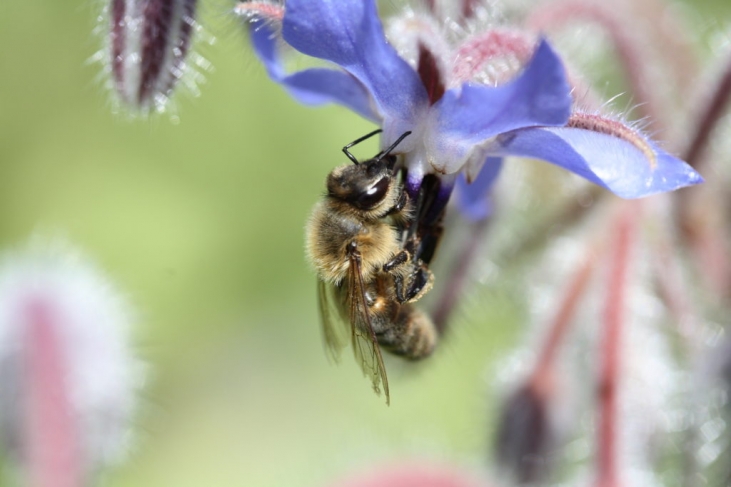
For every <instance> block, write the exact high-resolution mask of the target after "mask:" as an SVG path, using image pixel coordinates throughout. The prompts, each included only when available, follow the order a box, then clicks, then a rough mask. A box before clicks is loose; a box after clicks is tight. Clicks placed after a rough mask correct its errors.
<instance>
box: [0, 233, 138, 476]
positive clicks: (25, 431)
mask: <svg viewBox="0 0 731 487" xmlns="http://www.w3.org/2000/svg"><path fill="white" fill-rule="evenodd" d="M130 318H131V313H130V308H129V306H128V304H127V302H126V300H125V299H124V298H123V297H122V296H120V295H119V294H118V292H117V291H116V290H115V289H114V286H113V285H112V284H111V283H110V282H109V281H108V280H107V279H106V278H105V277H104V276H103V275H101V274H100V272H99V271H98V270H97V269H96V268H95V267H94V266H93V265H92V264H90V263H89V262H88V261H87V260H86V259H84V258H83V257H82V256H80V255H79V254H77V253H75V252H73V251H71V250H70V249H68V248H67V247H65V246H64V245H61V244H58V243H53V244H50V245H49V244H47V243H41V242H39V241H36V242H33V244H32V245H31V246H30V249H28V250H26V251H22V252H11V253H6V254H5V255H3V256H1V257H0V384H2V388H0V447H3V448H4V449H5V450H6V453H7V454H8V457H9V458H10V460H11V461H13V462H14V463H16V464H17V465H18V466H19V467H20V475H21V476H22V477H27V479H28V482H29V483H30V484H32V485H36V486H50V485H53V486H59V487H60V486H64V487H72V486H77V485H86V484H87V483H88V482H87V479H88V478H89V476H90V475H91V474H93V473H94V472H95V471H96V470H98V469H99V468H100V467H102V466H104V465H106V464H108V463H110V462H112V461H114V460H116V459H118V458H119V457H120V455H121V454H122V453H124V452H125V450H126V443H127V439H128V437H129V434H128V432H129V422H130V418H131V415H132V412H133V408H134V404H135V398H136V394H135V393H136V390H137V389H138V387H139V385H140V379H141V372H142V368H141V364H140V363H139V362H138V361H137V359H136V358H135V357H134V355H133V352H132V350H131V347H130V337H129V332H130V330H129V325H130Z"/></svg>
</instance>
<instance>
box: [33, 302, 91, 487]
mask: <svg viewBox="0 0 731 487" xmlns="http://www.w3.org/2000/svg"><path fill="white" fill-rule="evenodd" d="M28 316H29V318H30V319H29V320H28V328H27V332H26V337H25V339H26V340H27V344H26V346H25V347H24V351H25V357H24V363H25V368H26V376H25V388H24V394H25V403H24V404H25V408H24V411H25V414H26V416H25V430H24V431H25V433H24V439H23V441H24V448H25V455H26V460H25V461H26V465H27V469H28V471H27V474H28V482H29V483H28V485H29V486H30V487H81V486H82V475H81V463H80V461H79V453H80V452H79V449H78V448H79V445H78V442H77V438H76V434H75V428H74V418H73V414H72V410H71V406H70V404H69V397H68V391H67V386H68V384H67V379H68V378H67V375H66V373H65V357H64V356H63V353H62V347H61V346H60V345H61V344H60V341H59V337H58V335H57V333H56V331H57V330H56V329H55V326H56V325H57V323H54V322H53V318H52V317H51V316H50V315H49V313H48V310H47V309H45V307H44V306H43V305H42V304H41V303H31V304H30V306H29V309H28Z"/></svg>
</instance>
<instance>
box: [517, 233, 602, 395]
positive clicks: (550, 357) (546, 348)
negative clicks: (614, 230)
mask: <svg viewBox="0 0 731 487" xmlns="http://www.w3.org/2000/svg"><path fill="white" fill-rule="evenodd" d="M592 247H593V246H592ZM596 253H597V251H596V250H595V249H593V248H592V249H591V250H590V251H589V252H588V253H587V255H586V256H585V257H584V260H583V262H581V265H580V266H579V268H578V269H577V270H576V272H575V273H574V275H573V276H572V278H571V281H570V282H569V285H568V287H567V288H566V292H565V294H564V296H563V299H562V300H561V304H560V306H559V308H558V312H557V313H556V315H555V316H554V317H553V320H552V322H551V325H550V328H549V330H550V331H549V333H548V337H547V338H546V342H545V343H544V344H543V347H542V348H541V354H540V356H539V357H538V361H537V362H536V367H535V369H534V371H533V377H532V379H531V381H532V382H533V384H534V385H535V386H536V387H538V389H543V388H544V387H548V386H550V381H551V375H552V371H553V361H554V359H555V357H556V354H557V353H558V349H559V347H560V345H561V342H562V341H563V339H564V337H565V336H566V332H567V331H568V329H569V325H570V324H571V320H572V319H573V317H574V313H575V311H576V306H577V305H578V303H579V301H580V300H581V297H582V296H583V295H584V292H585V291H586V287H587V284H588V283H589V278H590V277H591V273H592V271H593V270H594V259H595V255H596Z"/></svg>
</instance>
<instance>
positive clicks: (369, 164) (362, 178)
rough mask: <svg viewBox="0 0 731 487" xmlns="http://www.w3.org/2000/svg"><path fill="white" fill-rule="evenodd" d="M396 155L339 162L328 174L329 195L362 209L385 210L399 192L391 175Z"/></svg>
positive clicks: (393, 202)
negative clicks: (348, 163) (350, 162)
mask: <svg viewBox="0 0 731 487" xmlns="http://www.w3.org/2000/svg"><path fill="white" fill-rule="evenodd" d="M395 163H396V156H392V155H389V156H387V157H384V158H383V159H380V160H378V159H371V160H368V161H363V162H361V163H359V164H355V165H347V166H341V167H338V168H336V169H335V170H333V171H332V172H331V173H330V175H329V176H328V177H327V193H328V196H330V197H332V198H336V199H338V200H340V201H343V202H345V203H347V204H348V205H350V206H352V207H354V208H357V209H358V210H361V211H364V212H369V213H370V212H375V213H379V210H381V209H383V210H384V211H383V213H386V212H387V211H388V210H390V209H391V207H392V206H393V205H394V204H395V201H396V200H397V199H398V196H399V194H398V193H399V185H398V183H397V180H396V177H395V176H394V165H395Z"/></svg>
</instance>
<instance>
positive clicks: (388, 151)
mask: <svg viewBox="0 0 731 487" xmlns="http://www.w3.org/2000/svg"><path fill="white" fill-rule="evenodd" d="M409 135H411V130H409V131H407V132H404V133H403V134H401V137H399V138H398V139H396V142H394V143H393V144H391V147H389V148H388V149H386V150H385V151H383V152H381V153H380V154H378V155H377V156H376V158H375V159H374V160H373V162H381V160H382V159H383V158H384V157H386V156H388V155H389V154H390V153H391V151H392V150H394V149H395V148H396V146H398V145H399V144H400V143H401V142H402V141H403V140H404V139H405V138H406V137H408V136H409Z"/></svg>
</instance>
